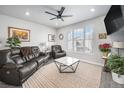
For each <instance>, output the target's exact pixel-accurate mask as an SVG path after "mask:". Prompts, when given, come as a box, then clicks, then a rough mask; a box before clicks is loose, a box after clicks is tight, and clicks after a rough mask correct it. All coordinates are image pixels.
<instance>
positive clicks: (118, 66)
mask: <svg viewBox="0 0 124 93" xmlns="http://www.w3.org/2000/svg"><path fill="white" fill-rule="evenodd" d="M106 66H107V67H108V68H109V69H110V70H111V72H112V79H113V80H114V81H115V82H117V83H119V84H124V57H120V56H119V55H111V56H110V57H109V58H108V62H107V64H106Z"/></svg>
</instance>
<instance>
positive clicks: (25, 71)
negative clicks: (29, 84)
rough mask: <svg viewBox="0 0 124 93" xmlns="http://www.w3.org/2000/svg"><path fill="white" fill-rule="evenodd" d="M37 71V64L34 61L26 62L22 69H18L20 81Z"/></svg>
mask: <svg viewBox="0 0 124 93" xmlns="http://www.w3.org/2000/svg"><path fill="white" fill-rule="evenodd" d="M36 69H37V63H36V62H35V61H31V62H26V63H24V64H23V67H22V68H20V69H19V71H20V77H21V79H23V78H25V77H27V76H29V75H31V74H32V73H33V72H34V71H36Z"/></svg>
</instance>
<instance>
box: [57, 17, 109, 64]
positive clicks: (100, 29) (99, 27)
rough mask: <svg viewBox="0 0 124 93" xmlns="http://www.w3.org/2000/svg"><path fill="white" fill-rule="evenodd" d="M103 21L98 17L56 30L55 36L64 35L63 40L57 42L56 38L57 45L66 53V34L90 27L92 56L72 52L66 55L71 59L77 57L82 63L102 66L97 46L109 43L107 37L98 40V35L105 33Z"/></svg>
mask: <svg viewBox="0 0 124 93" xmlns="http://www.w3.org/2000/svg"><path fill="white" fill-rule="evenodd" d="M103 19H104V16H102V17H98V18H96V19H92V20H87V21H83V22H80V23H77V24H73V25H69V26H66V27H64V28H60V29H58V30H57V36H59V34H60V33H62V34H63V35H64V39H63V40H59V38H57V42H58V44H60V45H62V48H63V49H64V50H66V51H68V50H67V34H68V32H69V31H72V30H73V29H75V28H82V27H84V26H86V25H90V26H92V27H93V29H94V36H93V55H91V54H85V53H80V54H79V53H74V52H69V51H68V55H69V56H73V57H77V58H79V59H81V60H84V61H87V62H90V63H94V64H103V59H102V58H101V57H102V53H101V52H100V51H99V49H98V46H99V44H101V43H106V42H110V39H109V37H108V38H107V39H101V40H100V39H99V38H98V34H99V33H105V32H106V29H105V26H104V21H103ZM110 43H111V42H110Z"/></svg>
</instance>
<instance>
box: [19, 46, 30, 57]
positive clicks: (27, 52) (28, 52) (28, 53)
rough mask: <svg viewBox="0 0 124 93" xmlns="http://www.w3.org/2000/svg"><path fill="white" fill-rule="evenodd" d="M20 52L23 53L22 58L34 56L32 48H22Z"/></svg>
mask: <svg viewBox="0 0 124 93" xmlns="http://www.w3.org/2000/svg"><path fill="white" fill-rule="evenodd" d="M20 51H21V54H22V56H24V57H26V56H28V55H30V54H32V50H31V47H22V48H21V49H20Z"/></svg>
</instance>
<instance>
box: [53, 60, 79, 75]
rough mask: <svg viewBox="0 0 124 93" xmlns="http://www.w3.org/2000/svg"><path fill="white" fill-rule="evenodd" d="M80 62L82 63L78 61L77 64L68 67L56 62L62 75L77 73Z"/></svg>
mask: <svg viewBox="0 0 124 93" xmlns="http://www.w3.org/2000/svg"><path fill="white" fill-rule="evenodd" d="M79 62H80V61H77V62H75V63H74V64H72V65H70V66H68V65H65V64H62V63H59V62H55V64H56V66H57V68H58V70H59V72H60V73H75V72H76V69H77V67H78V65H79ZM68 68H69V69H70V70H69V71H66V69H68Z"/></svg>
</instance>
